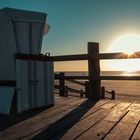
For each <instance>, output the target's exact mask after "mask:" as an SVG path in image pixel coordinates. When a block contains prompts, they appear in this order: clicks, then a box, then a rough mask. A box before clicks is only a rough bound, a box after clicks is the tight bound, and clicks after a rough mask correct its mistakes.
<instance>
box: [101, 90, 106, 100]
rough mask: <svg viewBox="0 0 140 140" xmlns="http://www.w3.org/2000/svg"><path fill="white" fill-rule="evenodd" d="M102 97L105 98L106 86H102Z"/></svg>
mask: <svg viewBox="0 0 140 140" xmlns="http://www.w3.org/2000/svg"><path fill="white" fill-rule="evenodd" d="M101 91H102V99H105V87H101Z"/></svg>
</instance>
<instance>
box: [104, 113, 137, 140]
mask: <svg viewBox="0 0 140 140" xmlns="http://www.w3.org/2000/svg"><path fill="white" fill-rule="evenodd" d="M138 121H139V117H138V116H137V114H136V112H132V111H130V112H128V113H127V114H126V115H125V116H124V118H123V119H122V120H121V121H120V122H119V123H118V124H117V125H116V127H114V128H113V129H112V130H111V132H110V133H109V134H108V135H107V136H106V137H105V140H112V139H117V140H120V139H123V140H128V139H129V138H130V137H131V135H132V133H133V130H134V129H135V127H136V125H137V123H138ZM132 122H133V123H132Z"/></svg>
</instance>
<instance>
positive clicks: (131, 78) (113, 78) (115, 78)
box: [100, 76, 140, 80]
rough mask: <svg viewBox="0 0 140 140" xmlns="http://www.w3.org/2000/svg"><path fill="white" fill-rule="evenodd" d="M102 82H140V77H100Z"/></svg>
mask: <svg viewBox="0 0 140 140" xmlns="http://www.w3.org/2000/svg"><path fill="white" fill-rule="evenodd" d="M100 78H101V80H140V76H100Z"/></svg>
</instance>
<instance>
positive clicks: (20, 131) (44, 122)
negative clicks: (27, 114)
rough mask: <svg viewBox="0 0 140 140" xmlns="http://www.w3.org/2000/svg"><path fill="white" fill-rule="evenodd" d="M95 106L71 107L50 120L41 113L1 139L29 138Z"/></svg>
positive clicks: (20, 124) (16, 126)
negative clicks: (63, 119) (67, 117)
mask: <svg viewBox="0 0 140 140" xmlns="http://www.w3.org/2000/svg"><path fill="white" fill-rule="evenodd" d="M105 102H107V100H106V101H102V102H101V103H100V102H99V104H100V105H101V104H103V103H105ZM93 104H94V102H91V101H87V102H84V103H83V104H81V105H79V106H75V107H72V106H71V108H70V109H68V110H64V111H63V112H61V113H58V114H55V115H54V116H52V117H50V118H48V116H47V115H46V113H44V114H43V113H41V114H39V115H37V116H35V117H33V118H30V119H28V120H25V121H23V122H21V123H19V124H16V125H15V126H13V127H11V128H8V129H6V130H4V131H2V132H1V133H0V136H1V138H7V139H19V138H24V137H25V136H28V135H30V134H32V133H35V132H36V133H37V132H40V131H41V130H44V129H45V128H46V127H47V126H49V125H50V124H52V123H54V122H56V121H58V120H59V119H61V118H62V117H66V116H71V115H73V116H74V115H76V114H77V113H78V112H80V111H83V113H84V110H85V111H87V110H88V108H90V107H91V106H92V105H93ZM97 104H98V103H97ZM27 128H28V129H27ZM15 134H16V135H15Z"/></svg>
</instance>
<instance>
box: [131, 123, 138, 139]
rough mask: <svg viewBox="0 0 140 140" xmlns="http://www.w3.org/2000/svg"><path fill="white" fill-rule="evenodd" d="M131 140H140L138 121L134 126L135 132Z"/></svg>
mask: <svg viewBox="0 0 140 140" xmlns="http://www.w3.org/2000/svg"><path fill="white" fill-rule="evenodd" d="M131 140H140V121H139V123H138V124H137V126H136V130H135V132H134V134H133V136H132V138H131Z"/></svg>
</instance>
